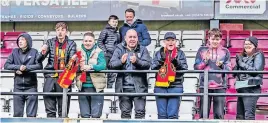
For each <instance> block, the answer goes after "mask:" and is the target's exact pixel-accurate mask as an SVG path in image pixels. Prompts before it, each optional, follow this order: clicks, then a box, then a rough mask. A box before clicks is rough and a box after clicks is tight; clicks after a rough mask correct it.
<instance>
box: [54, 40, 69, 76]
mask: <svg viewBox="0 0 268 123" xmlns="http://www.w3.org/2000/svg"><path fill="white" fill-rule="evenodd" d="M55 46H56V47H55V56H54V69H55V70H63V69H64V68H65V61H64V59H65V52H66V51H65V50H66V46H67V43H66V42H64V44H63V46H62V48H61V52H60V53H59V41H56V42H55ZM59 54H60V56H59ZM59 58H60V63H59ZM58 76H59V74H58V73H55V74H54V76H52V77H58Z"/></svg>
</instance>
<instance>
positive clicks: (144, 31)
mask: <svg viewBox="0 0 268 123" xmlns="http://www.w3.org/2000/svg"><path fill="white" fill-rule="evenodd" d="M140 44H141V45H142V46H145V47H146V46H148V45H150V44H151V37H150V34H149V32H148V29H147V27H146V26H145V25H144V24H143V26H142V41H140Z"/></svg>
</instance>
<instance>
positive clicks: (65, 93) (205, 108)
mask: <svg viewBox="0 0 268 123" xmlns="http://www.w3.org/2000/svg"><path fill="white" fill-rule="evenodd" d="M31 72H33V73H56V72H57V73H60V72H62V70H55V71H52V70H35V71H31ZM87 72H89V73H126V72H127V73H157V72H158V71H157V70H103V71H99V72H96V71H92V70H91V71H87ZM1 73H14V71H10V70H1ZM177 73H204V92H203V93H87V92H68V89H63V92H53V93H52V92H1V95H39V96H40V95H43V96H45V95H50V96H61V95H62V96H63V97H62V98H63V101H62V103H63V104H62V117H67V96H68V95H69V96H81V95H83V96H198V97H203V118H204V119H207V118H208V116H209V114H208V96H259V97H268V93H260V94H253V93H235V94H230V93H229V94H227V93H208V75H209V73H222V74H232V73H245V74H250V73H251V74H252V73H255V74H268V71H219V70H209V71H208V70H183V71H177ZM1 75H2V74H1Z"/></svg>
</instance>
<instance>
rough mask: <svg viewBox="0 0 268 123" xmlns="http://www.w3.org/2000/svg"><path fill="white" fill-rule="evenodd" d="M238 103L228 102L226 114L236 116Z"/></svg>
mask: <svg viewBox="0 0 268 123" xmlns="http://www.w3.org/2000/svg"><path fill="white" fill-rule="evenodd" d="M236 103H237V102H236V101H227V102H226V114H232V115H236V108H237V104H236Z"/></svg>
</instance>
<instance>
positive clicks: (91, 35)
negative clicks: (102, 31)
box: [84, 31, 95, 38]
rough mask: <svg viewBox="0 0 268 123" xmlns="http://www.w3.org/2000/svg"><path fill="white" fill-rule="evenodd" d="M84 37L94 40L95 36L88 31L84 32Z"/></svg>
mask: <svg viewBox="0 0 268 123" xmlns="http://www.w3.org/2000/svg"><path fill="white" fill-rule="evenodd" d="M85 36H90V37H93V38H95V35H94V34H93V33H92V32H91V31H90V32H86V33H85V34H84V37H85Z"/></svg>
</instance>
